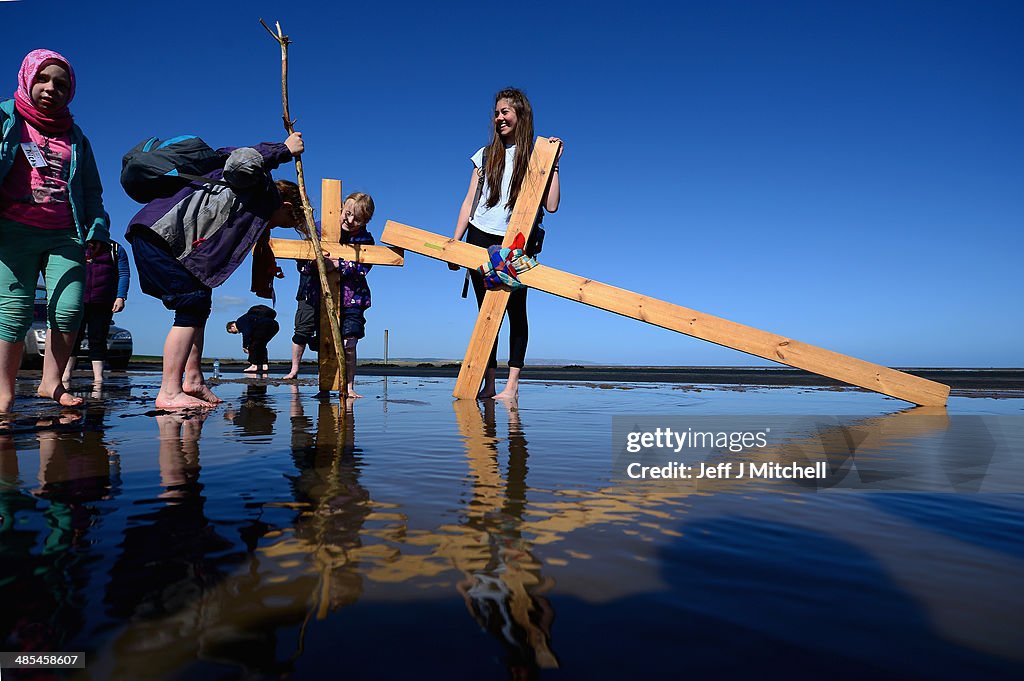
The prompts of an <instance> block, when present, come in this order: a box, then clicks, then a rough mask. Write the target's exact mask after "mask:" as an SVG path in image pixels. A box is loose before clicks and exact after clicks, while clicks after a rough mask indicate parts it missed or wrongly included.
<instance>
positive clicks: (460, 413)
mask: <svg viewBox="0 0 1024 681" xmlns="http://www.w3.org/2000/svg"><path fill="white" fill-rule="evenodd" d="M506 406H507V405H506ZM452 408H453V409H454V410H455V417H456V420H457V421H458V424H459V432H460V433H461V434H462V437H463V439H464V440H465V447H466V455H467V456H468V458H469V462H468V463H469V468H470V471H471V475H472V477H473V478H474V480H473V497H472V499H471V500H470V501H469V503H468V504H467V505H466V518H467V522H466V527H467V528H470V529H472V530H474V531H483V532H485V533H486V534H487V538H488V548H489V549H490V554H491V555H490V557H489V559H488V560H487V563H486V565H485V566H482V567H475V568H474V563H476V562H477V561H478V559H479V555H476V556H474V559H470V560H466V561H464V562H463V564H462V565H459V567H460V569H462V570H463V571H464V572H465V573H466V578H465V579H463V580H462V581H461V582H460V583H459V585H458V588H459V592H460V593H462V595H463V598H465V599H466V605H467V607H468V608H469V610H470V612H471V613H472V614H473V616H474V618H476V619H477V620H478V622H479V623H480V625H481V626H483V627H484V628H485V629H488V630H490V631H491V633H492V634H495V635H498V636H499V638H500V639H501V640H502V643H503V644H505V645H506V647H507V648H508V649H509V651H510V660H509V663H510V664H513V663H514V660H513V658H514V655H513V651H519V652H527V651H528V653H529V654H530V657H531V658H532V659H531V660H530V661H529V662H531V663H532V664H535V665H537V666H538V667H540V668H542V669H553V668H557V667H558V658H557V657H555V654H554V652H552V650H551V647H550V638H551V624H552V621H553V620H554V613H553V611H552V609H551V605H550V604H549V603H548V602H547V599H545V598H543V597H542V596H541V594H542V593H543V592H545V591H547V590H548V589H550V588H551V586H552V585H553V584H554V581H553V580H551V579H550V578H548V579H543V578H542V576H541V568H542V567H543V565H542V564H541V562H540V561H539V560H537V558H535V557H534V556H533V554H532V553H531V549H532V548H533V547H532V544H531V543H530V542H529V541H528V540H527V539H525V537H524V535H525V534H527V533H526V532H524V525H525V523H524V521H523V516H524V514H525V511H526V472H527V466H526V459H527V456H528V454H527V451H526V438H525V437H524V436H523V431H522V426H521V424H520V422H519V411H518V409H517V408H516V407H509V412H508V449H509V459H508V474H507V475H506V476H505V477H504V478H503V477H502V475H501V470H500V466H499V465H498V442H499V439H498V437H497V428H496V425H495V416H494V401H493V400H486V401H484V403H483V409H484V413H483V414H481V413H480V407H478V405H477V403H476V402H475V401H473V402H470V401H468V400H459V401H456V402H454V403H452ZM475 549H476V547H475V546H474V553H475V552H476V550H475Z"/></svg>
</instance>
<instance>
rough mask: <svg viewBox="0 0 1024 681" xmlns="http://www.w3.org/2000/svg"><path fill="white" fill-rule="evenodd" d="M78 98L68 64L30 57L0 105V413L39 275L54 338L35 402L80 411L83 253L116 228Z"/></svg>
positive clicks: (10, 396) (6, 405) (8, 398)
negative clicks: (72, 362) (74, 108)
mask: <svg viewBox="0 0 1024 681" xmlns="http://www.w3.org/2000/svg"><path fill="white" fill-rule="evenodd" d="M74 96H75V72H74V70H73V69H72V68H71V64H70V62H68V60H67V59H65V58H64V57H63V56H61V55H60V54H58V53H57V52H53V51H51V50H33V51H32V52H29V53H28V55H27V56H26V57H25V59H24V61H23V62H22V64H21V70H20V71H19V72H18V89H17V90H16V91H15V93H14V98H13V99H9V100H6V101H4V102H0V413H5V412H9V411H10V410H11V406H12V405H13V403H14V384H15V380H16V379H17V374H18V368H19V366H20V364H21V356H22V354H23V352H24V349H25V343H24V340H25V334H26V333H27V332H28V329H29V326H30V325H31V323H32V308H33V303H34V299H35V288H36V282H37V281H38V279H39V275H40V274H42V275H43V278H44V279H45V281H46V298H47V310H46V319H47V327H48V332H47V334H46V344H47V351H46V355H45V356H44V358H43V377H42V381H41V383H40V385H39V390H38V392H39V395H40V396H41V397H47V398H50V399H53V400H55V401H57V402H58V403H59V404H61V405H63V406H69V407H70V406H77V405H79V404H81V403H82V400H81V398H79V397H75V396H74V395H72V394H71V393H69V392H68V391H67V388H66V387H65V386H64V384H63V382H62V375H63V373H64V367H65V366H66V365H67V362H68V356H69V355H70V352H71V348H72V347H73V344H74V341H75V336H76V334H77V332H78V327H79V326H80V324H81V319H82V309H83V307H82V291H83V287H84V284H85V244H86V242H98V243H99V244H108V243H109V241H110V228H109V224H110V219H109V217H108V216H107V213H106V211H105V210H104V209H103V197H102V192H103V189H102V187H101V186H100V177H99V172H98V171H97V169H96V160H95V158H94V156H93V152H92V146H91V145H90V144H89V140H88V139H87V138H86V137H85V135H83V134H82V131H81V129H80V128H79V127H78V126H77V125H75V122H74V119H73V117H72V116H71V112H70V110H69V109H68V104H70V103H71V100H72V99H73V98H74Z"/></svg>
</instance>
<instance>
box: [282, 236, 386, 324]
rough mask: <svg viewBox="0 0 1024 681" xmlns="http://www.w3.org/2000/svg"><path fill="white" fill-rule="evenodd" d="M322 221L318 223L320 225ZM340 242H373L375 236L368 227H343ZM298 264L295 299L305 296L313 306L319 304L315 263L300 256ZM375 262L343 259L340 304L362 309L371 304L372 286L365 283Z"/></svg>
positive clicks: (369, 243)
mask: <svg viewBox="0 0 1024 681" xmlns="http://www.w3.org/2000/svg"><path fill="white" fill-rule="evenodd" d="M319 226H320V225H319V224H317V227H318V228H319ZM319 231H320V230H319V229H317V232H319ZM340 243H343V244H362V245H364V246H372V245H373V244H374V241H373V236H372V235H371V234H370V232H369V231H367V229H366V228H365V227H363V228H362V229H361V230H359V231H358V232H356V233H355V234H349V233H348V232H346V231H344V230H342V232H341V240H340ZM296 265H297V266H298V268H299V274H300V275H302V276H300V277H299V292H298V295H297V296H296V300H305V301H306V302H308V303H309V304H310V305H312V306H313V307H319V306H320V280H319V278H318V277H317V274H316V264H315V263H314V262H313V261H311V260H299V261H297V262H296ZM371 267H373V265H364V264H362V263H358V262H350V261H348V260H342V261H341V264H340V266H339V267H338V274H340V275H341V279H340V282H339V283H340V284H341V306H342V307H358V308H362V309H363V310H365V309H367V308H369V307H370V286H369V285H368V284H367V283H366V275H367V273H368V272H369V271H370V268H371Z"/></svg>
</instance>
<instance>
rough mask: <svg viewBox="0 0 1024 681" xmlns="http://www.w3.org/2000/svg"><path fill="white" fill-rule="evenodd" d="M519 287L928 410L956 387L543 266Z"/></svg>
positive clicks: (525, 226) (478, 351)
mask: <svg viewBox="0 0 1024 681" xmlns="http://www.w3.org/2000/svg"><path fill="white" fill-rule="evenodd" d="M554 147H555V145H553V144H548V143H547V139H546V138H543V137H540V138H538V139H537V143H536V145H535V146H534V151H533V154H532V156H531V157H530V165H529V168H528V169H527V175H526V178H525V180H524V182H523V189H522V191H521V192H520V195H519V199H518V200H517V201H516V206H515V209H514V210H513V212H512V219H511V220H510V222H509V227H508V231H507V232H506V234H505V240H504V244H505V245H508V244H509V243H510V242H511V240H512V238H514V237H515V235H516V233H517V232H522V233H523V236H525V237H526V238H527V239H529V232H530V230H531V229H532V228H533V223H534V221H535V219H536V215H537V210H538V209H539V208H540V202H541V200H542V198H543V196H544V191H545V190H546V189H547V185H548V181H549V180H550V177H551V171H552V168H553V166H554V159H555V151H556V149H555V148H554ZM381 241H383V242H384V243H388V244H391V245H393V246H397V247H399V248H402V249H405V250H408V251H412V252H414V253H419V254H420V255H426V256H429V257H431V258H436V259H438V260H442V261H444V262H447V263H453V264H456V265H460V266H462V267H469V268H476V267H478V266H480V265H481V264H483V263H484V262H486V260H487V250H486V249H484V248H480V247H479V246H473V245H471V244H467V243H463V242H461V241H455V240H454V239H452V238H450V237H445V236H441V235H439V234H433V233H431V232H427V231H424V230H421V229H416V228H415V227H410V226H408V225H403V224H400V223H397V222H393V221H391V220H388V222H387V223H386V224H385V225H384V232H383V234H382V235H381ZM519 280H520V281H521V282H522V283H524V284H526V285H527V286H529V287H530V288H535V289H539V290H541V291H547V292H548V293H552V294H554V295H556V296H561V297H563V298H567V299H569V300H575V301H577V302H580V303H584V304H586V305H591V306H593V307H596V308H599V309H602V310H607V311H609V312H615V313H616V314H620V315H623V316H625V317H632V318H633V319H638V320H640V321H642V322H647V323H648V324H654V325H655V326H660V327H662V328H665V329H669V330H671V331H678V332H679V333H683V334H686V335H688V336H693V337H694V338H700V339H701V340H706V341H710V342H712V343H716V344H718V345H723V346H725V347H727V348H732V349H734V350H740V351H741V352H746V353H748V354H751V355H755V356H757V357H762V358H764V359H769V360H772V361H774V362H779V363H780V364H786V365H788V366H791V367H796V368H798V369H804V370H806V371H810V372H813V373H816V374H819V375H821V376H827V377H829V378H834V379H837V380H840V381H843V382H845V383H851V384H853V385H856V386H859V387H861V388H864V389H866V390H872V391H874V392H878V393H882V394H883V395H888V396H890V397H896V398H899V399H901V400H906V401H908V402H913V403H914V404H919V405H924V406H944V405H945V404H946V400H947V399H948V397H949V386H946V385H942V384H941V383H936V382H934V381H929V380H927V379H924V378H920V377H918V376H914V375H912V374H907V373H904V372H902V371H897V370H895V369H889V368H887V367H884V366H880V365H878V364H872V363H871V362H865V361H864V360H860V359H855V358H853V357H849V356H847V355H841V354H839V353H837V352H832V351H830V350H824V349H822V348H819V347H816V346H813V345H808V344H806V343H801V342H800V341H796V340H793V339H791V338H786V337H785V336H779V335H776V334H773V333H769V332H767V331H760V330H758V329H755V328H752V327H749V326H745V325H743V324H737V323H736V322H731V321H729V320H726V319H722V318H721V317H714V316H712V315H708V314H704V313H702V312H698V311H696V310H691V309H689V308H685V307H682V306H679V305H673V304H672V303H667V302H664V301H661V300H656V299H654V298H649V297H647V296H643V295H640V294H638V293H633V292H631V291H626V290H623V289H620V288H615V287H613V286H609V285H608V284H602V283H601V282H597V281H594V280H592V279H588V278H586V277H580V276H577V275H575V274H569V273H568V272H562V271H560V270H556V269H554V268H551V267H546V266H544V265H538V266H537V267H534V268H533V269H531V270H528V271H526V272H523V273H522V274H520V275H519ZM508 295H509V292H508V291H507V290H500V289H499V290H494V291H488V292H487V294H486V295H485V296H484V302H483V305H482V307H481V308H480V313H479V315H478V317H477V321H476V326H475V327H474V329H473V335H472V337H471V338H470V341H469V347H468V348H467V350H466V356H465V359H464V361H463V363H462V368H461V370H460V371H459V378H458V381H457V382H456V384H455V391H454V393H453V395H454V396H455V397H456V398H459V399H471V398H474V397H475V396H476V393H477V390H478V388H479V387H480V381H481V380H482V378H483V374H484V371H485V370H486V367H487V360H488V359H489V357H490V353H491V348H492V347H493V346H494V342H495V340H496V338H497V335H498V329H499V328H500V326H501V321H502V318H503V317H504V314H505V305H506V303H507V301H508Z"/></svg>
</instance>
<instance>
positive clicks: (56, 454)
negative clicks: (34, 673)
mask: <svg viewBox="0 0 1024 681" xmlns="http://www.w3.org/2000/svg"><path fill="white" fill-rule="evenodd" d="M104 416H105V410H104V408H103V406H102V405H90V407H89V408H88V409H87V410H86V414H85V419H84V420H83V419H82V415H81V414H80V413H79V412H77V411H75V412H73V413H68V414H63V415H61V416H58V417H54V418H50V419H44V420H40V421H38V422H37V423H36V428H37V429H38V431H37V433H36V435H35V440H36V443H37V444H38V448H39V468H38V475H37V486H36V487H35V488H34V489H32V490H31V491H30V492H26V491H23V490H21V489H19V487H28V486H29V485H30V484H31V483H29V482H28V481H27V480H22V479H21V474H20V470H19V466H18V458H17V451H16V450H17V446H16V444H15V441H14V439H13V437H11V436H9V435H4V436H0V603H3V604H4V607H2V608H0V650H4V651H14V652H18V651H20V652H24V651H57V650H62V649H66V646H65V645H64V644H65V643H66V642H67V641H69V640H72V639H73V638H74V636H76V635H77V634H78V633H80V632H81V631H82V629H83V628H84V620H85V618H86V612H85V611H86V605H87V604H88V600H89V593H88V589H87V587H88V584H89V582H90V580H91V578H92V577H93V575H92V565H91V564H92V562H93V560H92V557H91V556H90V548H91V544H92V543H93V542H92V540H91V539H90V536H89V535H90V533H91V532H93V531H95V529H96V527H97V526H99V525H100V524H101V523H102V516H103V515H104V513H105V511H104V510H103V509H102V504H103V502H104V501H106V500H109V499H111V498H112V497H114V496H116V494H117V491H118V488H119V486H120V485H119V480H118V476H117V455H116V453H115V452H114V451H113V450H110V449H109V448H107V447H106V445H105V443H104V439H103V431H104V427H105V426H104ZM22 449H26V448H25V447H24V446H22Z"/></svg>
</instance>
